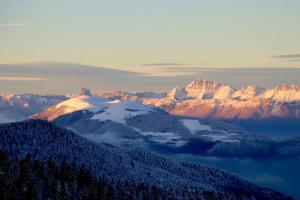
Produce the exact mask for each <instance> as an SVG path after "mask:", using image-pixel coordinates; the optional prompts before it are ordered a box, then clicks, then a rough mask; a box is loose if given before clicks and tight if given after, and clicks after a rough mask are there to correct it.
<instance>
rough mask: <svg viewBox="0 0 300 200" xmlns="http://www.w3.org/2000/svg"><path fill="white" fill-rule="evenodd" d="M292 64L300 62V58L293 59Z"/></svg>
mask: <svg viewBox="0 0 300 200" xmlns="http://www.w3.org/2000/svg"><path fill="white" fill-rule="evenodd" d="M289 61H290V62H300V58H299V59H292V60H289Z"/></svg>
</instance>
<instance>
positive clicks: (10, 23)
mask: <svg viewBox="0 0 300 200" xmlns="http://www.w3.org/2000/svg"><path fill="white" fill-rule="evenodd" d="M299 10H300V1H298V0H284V1H283V0H251V1H246V0H219V1H217V0H213V1H211V0H210V1H208V0H207V1H203V0H188V1H184V0H163V1H162V0H151V1H146V0H126V1H122V0H118V1H116V0H107V1H101V0H94V1H92V0H86V1H83V0H51V1H44V0H1V1H0V44H1V46H0V63H20V62H21V63H23V62H36V61H39V62H40V61H64V62H72V63H82V64H89V65H95V66H105V67H113V68H119V69H125V70H133V71H139V72H148V73H160V66H157V65H150V66H149V65H143V64H155V63H158V64H163V63H171V64H172V63H173V64H175V63H180V64H182V66H188V67H191V66H193V67H298V66H299V64H300V55H299V54H300V37H299V35H300V20H299V19H300V12H299ZM285 54H296V57H293V58H288V57H287V58H286V57H272V56H277V55H285ZM166 75H168V74H166Z"/></svg>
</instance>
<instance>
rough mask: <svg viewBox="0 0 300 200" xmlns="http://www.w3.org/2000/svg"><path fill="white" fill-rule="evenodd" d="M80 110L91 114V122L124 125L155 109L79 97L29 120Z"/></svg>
mask: <svg viewBox="0 0 300 200" xmlns="http://www.w3.org/2000/svg"><path fill="white" fill-rule="evenodd" d="M80 110H83V111H90V112H92V113H93V114H94V115H93V118H92V119H93V120H99V121H107V120H110V121H115V122H119V123H125V120H126V119H127V118H131V117H134V116H136V115H142V114H147V113H150V112H154V110H155V108H154V107H152V106H146V105H143V104H141V103H139V102H136V101H120V100H113V101H110V100H109V99H104V98H100V97H95V96H87V95H81V96H77V97H73V98H70V99H68V100H66V101H63V102H61V103H58V104H56V105H54V106H52V107H49V108H47V109H46V110H44V111H42V112H40V113H38V114H35V115H33V116H32V117H31V118H33V119H47V120H54V119H56V118H58V117H60V116H63V115H66V114H69V113H73V112H76V111H80Z"/></svg>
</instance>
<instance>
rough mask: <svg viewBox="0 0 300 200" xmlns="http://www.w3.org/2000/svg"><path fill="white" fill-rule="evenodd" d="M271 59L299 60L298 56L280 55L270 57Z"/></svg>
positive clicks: (299, 56) (299, 55)
mask: <svg viewBox="0 0 300 200" xmlns="http://www.w3.org/2000/svg"><path fill="white" fill-rule="evenodd" d="M272 57H273V58H282V59H292V58H300V54H282V55H275V56H272Z"/></svg>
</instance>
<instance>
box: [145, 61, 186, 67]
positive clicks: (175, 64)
mask: <svg viewBox="0 0 300 200" xmlns="http://www.w3.org/2000/svg"><path fill="white" fill-rule="evenodd" d="M178 65H185V64H183V63H173V62H165V63H148V64H142V66H178Z"/></svg>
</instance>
